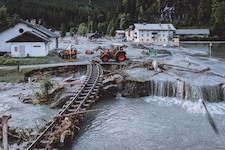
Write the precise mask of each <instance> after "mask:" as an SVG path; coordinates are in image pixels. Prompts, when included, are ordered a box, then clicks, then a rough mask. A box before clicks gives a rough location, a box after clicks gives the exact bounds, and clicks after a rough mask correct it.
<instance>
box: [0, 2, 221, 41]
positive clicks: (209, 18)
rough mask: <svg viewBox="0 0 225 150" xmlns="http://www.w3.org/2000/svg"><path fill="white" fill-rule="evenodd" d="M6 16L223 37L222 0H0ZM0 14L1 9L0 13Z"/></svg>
mask: <svg viewBox="0 0 225 150" xmlns="http://www.w3.org/2000/svg"><path fill="white" fill-rule="evenodd" d="M0 3H2V4H4V5H5V7H6V8H7V11H8V13H9V14H10V16H13V15H14V17H15V14H16V15H17V17H20V18H23V19H27V18H29V19H31V18H37V19H42V21H43V24H44V25H45V26H47V27H51V28H56V29H60V27H61V26H62V24H64V25H65V28H66V29H67V30H70V29H71V28H74V29H75V30H76V29H78V27H79V25H80V24H81V23H83V24H82V25H84V26H86V27H87V29H89V30H90V28H92V29H93V31H98V32H100V33H102V34H103V35H105V34H108V35H113V33H114V30H115V29H126V28H127V27H128V26H129V25H130V24H133V23H134V22H139V23H142V22H149V23H159V22H161V23H173V24H174V25H175V27H176V28H209V29H210V30H211V35H212V36H218V37H219V38H222V39H225V26H224V24H225V2H224V0H199V1H196V0H123V1H122V0H38V1H37V0H17V2H16V3H15V0H0ZM0 6H1V4H0ZM0 13H1V12H0Z"/></svg>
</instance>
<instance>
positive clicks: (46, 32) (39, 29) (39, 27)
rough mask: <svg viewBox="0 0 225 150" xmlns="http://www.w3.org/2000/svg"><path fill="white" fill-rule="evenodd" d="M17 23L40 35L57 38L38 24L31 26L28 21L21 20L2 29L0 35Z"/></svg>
mask: <svg viewBox="0 0 225 150" xmlns="http://www.w3.org/2000/svg"><path fill="white" fill-rule="evenodd" d="M18 23H24V24H26V25H27V26H28V27H30V28H33V29H35V30H37V31H39V32H41V33H42V34H45V35H46V36H48V37H52V38H56V37H58V35H57V34H56V33H54V32H52V31H51V30H49V29H47V28H45V27H43V26H41V25H38V24H32V23H30V22H28V21H25V20H22V19H20V20H16V21H14V22H13V23H12V24H10V25H9V26H7V27H5V28H2V30H0V33H1V32H3V31H5V30H7V29H9V28H11V27H14V26H15V25H16V24H18Z"/></svg>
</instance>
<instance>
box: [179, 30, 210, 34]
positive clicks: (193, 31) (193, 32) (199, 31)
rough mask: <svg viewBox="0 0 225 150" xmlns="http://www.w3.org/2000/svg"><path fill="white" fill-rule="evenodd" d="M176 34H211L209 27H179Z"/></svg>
mask: <svg viewBox="0 0 225 150" xmlns="http://www.w3.org/2000/svg"><path fill="white" fill-rule="evenodd" d="M176 34H178V35H190V34H192V35H197V34H198V35H209V34H210V32H209V29H177V30H176Z"/></svg>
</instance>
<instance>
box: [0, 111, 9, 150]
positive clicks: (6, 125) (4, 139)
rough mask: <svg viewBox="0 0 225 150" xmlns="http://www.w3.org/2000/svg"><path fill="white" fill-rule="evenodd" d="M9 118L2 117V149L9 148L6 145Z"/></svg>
mask: <svg viewBox="0 0 225 150" xmlns="http://www.w3.org/2000/svg"><path fill="white" fill-rule="evenodd" d="M10 118H11V115H10V116H3V117H2V124H3V125H2V131H3V150H9V145H8V120H9V119H10Z"/></svg>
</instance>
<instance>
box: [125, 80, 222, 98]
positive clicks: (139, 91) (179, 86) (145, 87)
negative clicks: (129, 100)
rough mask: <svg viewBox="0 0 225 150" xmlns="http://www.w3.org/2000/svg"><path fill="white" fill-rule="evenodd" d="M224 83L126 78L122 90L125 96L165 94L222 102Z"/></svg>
mask: <svg viewBox="0 0 225 150" xmlns="http://www.w3.org/2000/svg"><path fill="white" fill-rule="evenodd" d="M224 87H225V86H224V84H218V85H207V86H203V85H202V86H196V85H192V84H191V83H186V82H183V81H178V80H177V81H160V80H149V81H134V80H126V82H125V86H124V89H123V90H122V91H121V93H122V96H124V97H142V96H149V95H155V96H163V97H177V98H180V99H186V100H193V101H195V100H199V99H202V100H205V101H209V102H220V101H223V100H224V99H225V88H224Z"/></svg>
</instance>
